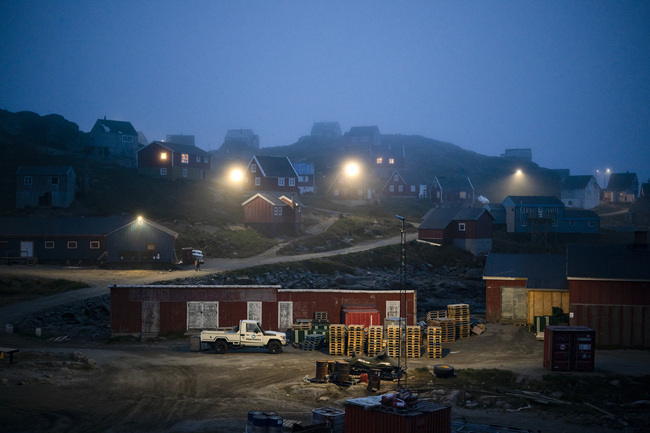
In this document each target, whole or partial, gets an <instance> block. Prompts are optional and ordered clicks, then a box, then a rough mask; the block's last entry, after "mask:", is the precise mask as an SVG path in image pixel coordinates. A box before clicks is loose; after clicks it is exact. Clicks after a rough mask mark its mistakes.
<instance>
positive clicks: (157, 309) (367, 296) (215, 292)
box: [110, 285, 417, 334]
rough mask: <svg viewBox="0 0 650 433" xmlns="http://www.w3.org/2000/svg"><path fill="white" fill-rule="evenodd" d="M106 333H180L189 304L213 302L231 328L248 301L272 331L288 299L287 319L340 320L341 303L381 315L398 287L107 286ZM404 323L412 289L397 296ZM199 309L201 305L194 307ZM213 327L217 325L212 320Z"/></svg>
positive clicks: (412, 304) (413, 315)
mask: <svg viewBox="0 0 650 433" xmlns="http://www.w3.org/2000/svg"><path fill="white" fill-rule="evenodd" d="M110 289H111V331H112V332H113V333H114V334H122V333H123V334H133V333H136V334H139V333H142V332H171V331H185V330H187V329H188V328H187V323H188V302H198V303H202V302H203V303H213V304H215V305H218V307H216V308H218V313H216V314H218V326H234V325H237V324H238V323H239V321H240V320H241V319H246V318H247V314H248V311H247V306H248V302H260V303H261V305H262V327H264V328H266V329H277V327H278V322H279V314H280V313H279V304H278V302H291V303H292V308H293V317H292V323H293V322H295V320H297V319H313V318H314V313H315V312H316V311H325V312H327V313H328V319H329V320H330V322H332V323H343V322H342V320H344V317H342V308H343V306H373V307H376V308H377V310H378V311H379V313H380V315H381V320H383V319H384V318H385V317H386V303H387V301H400V293H399V291H381V290H376V291H361V290H358V291H354V290H352V291H346V290H333V291H329V290H328V291H323V290H313V291H301V290H289V289H281V287H280V286H162V285H161V286H111V288H110ZM402 297H403V298H404V305H405V309H406V310H407V316H406V317H407V322H408V324H409V325H413V324H415V322H416V319H417V297H416V294H415V292H414V291H407V292H406V293H405V294H403V295H402ZM199 308H200V307H199ZM215 326H216V324H215Z"/></svg>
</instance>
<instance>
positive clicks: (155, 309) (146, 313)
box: [142, 301, 160, 334]
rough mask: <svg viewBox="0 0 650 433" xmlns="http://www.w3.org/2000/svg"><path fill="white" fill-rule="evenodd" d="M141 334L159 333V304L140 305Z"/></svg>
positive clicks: (146, 303)
mask: <svg viewBox="0 0 650 433" xmlns="http://www.w3.org/2000/svg"><path fill="white" fill-rule="evenodd" d="M142 332H143V333H153V334H155V333H157V332H160V302H156V301H146V302H143V303H142Z"/></svg>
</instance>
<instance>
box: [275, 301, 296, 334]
mask: <svg viewBox="0 0 650 433" xmlns="http://www.w3.org/2000/svg"><path fill="white" fill-rule="evenodd" d="M292 324H293V302H287V301H285V302H278V330H280V331H282V330H285V329H289V328H291V325H292Z"/></svg>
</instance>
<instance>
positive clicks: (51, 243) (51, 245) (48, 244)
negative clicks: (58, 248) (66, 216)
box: [45, 241, 54, 250]
mask: <svg viewBox="0 0 650 433" xmlns="http://www.w3.org/2000/svg"><path fill="white" fill-rule="evenodd" d="M53 248H54V241H45V249H46V250H51V249H53Z"/></svg>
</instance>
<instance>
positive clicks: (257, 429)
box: [251, 414, 269, 433]
mask: <svg viewBox="0 0 650 433" xmlns="http://www.w3.org/2000/svg"><path fill="white" fill-rule="evenodd" d="M268 423H269V417H268V416H266V415H263V414H262V415H254V416H253V431H251V433H267V426H268Z"/></svg>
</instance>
